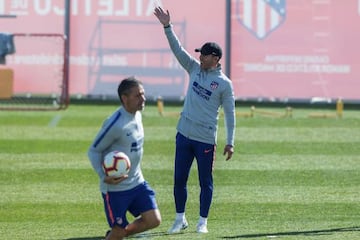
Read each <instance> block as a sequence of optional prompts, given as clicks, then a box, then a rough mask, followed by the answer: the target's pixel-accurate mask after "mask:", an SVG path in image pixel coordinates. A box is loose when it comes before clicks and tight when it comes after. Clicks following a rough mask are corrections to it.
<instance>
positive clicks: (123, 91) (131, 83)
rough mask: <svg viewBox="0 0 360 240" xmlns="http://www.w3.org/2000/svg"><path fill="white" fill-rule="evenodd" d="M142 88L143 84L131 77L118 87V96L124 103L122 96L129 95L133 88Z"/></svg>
mask: <svg viewBox="0 0 360 240" xmlns="http://www.w3.org/2000/svg"><path fill="white" fill-rule="evenodd" d="M138 86H142V82H141V81H139V80H138V79H137V78H136V77H134V76H131V77H128V78H125V79H123V80H122V81H121V82H120V84H119V87H118V96H119V99H120V102H121V103H123V101H122V99H121V96H122V95H127V94H129V92H130V90H131V89H132V88H133V87H138Z"/></svg>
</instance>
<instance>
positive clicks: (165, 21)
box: [154, 7, 170, 27]
mask: <svg viewBox="0 0 360 240" xmlns="http://www.w3.org/2000/svg"><path fill="white" fill-rule="evenodd" d="M154 15H155V16H156V17H157V18H158V19H159V21H160V23H161V24H162V25H164V27H167V26H169V25H170V13H169V11H168V10H166V12H164V10H163V9H162V8H161V7H157V8H155V10H154Z"/></svg>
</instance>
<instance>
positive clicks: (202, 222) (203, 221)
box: [199, 216, 207, 225]
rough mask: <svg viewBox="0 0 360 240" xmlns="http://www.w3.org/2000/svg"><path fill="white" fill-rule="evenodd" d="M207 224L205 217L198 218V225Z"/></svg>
mask: <svg viewBox="0 0 360 240" xmlns="http://www.w3.org/2000/svg"><path fill="white" fill-rule="evenodd" d="M204 224H205V225H207V218H204V217H201V216H200V218H199V225H204Z"/></svg>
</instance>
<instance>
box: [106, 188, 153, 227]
mask: <svg viewBox="0 0 360 240" xmlns="http://www.w3.org/2000/svg"><path fill="white" fill-rule="evenodd" d="M102 197H103V199H104V207H105V214H106V218H107V221H108V224H109V226H110V227H111V228H112V227H113V226H114V225H118V226H120V227H122V228H125V227H126V226H127V225H128V224H129V222H128V220H127V219H126V212H127V211H129V212H130V213H131V214H132V215H133V216H134V217H137V216H139V215H140V214H141V213H143V212H146V211H149V210H152V209H157V208H158V206H157V204H156V199H155V192H154V190H152V189H151V187H150V186H149V184H148V183H147V182H144V183H142V184H140V185H138V186H136V187H135V188H133V189H130V190H127V191H120V192H108V193H107V194H102Z"/></svg>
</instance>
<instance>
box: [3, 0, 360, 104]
mask: <svg viewBox="0 0 360 240" xmlns="http://www.w3.org/2000/svg"><path fill="white" fill-rule="evenodd" d="M228 1H230V3H231V15H230V18H231V33H230V36H231V39H230V46H225V43H226V39H225V36H226V18H227V17H228V16H227V15H226V2H227V0H217V1H209V0H196V1H192V0H183V1H173V0H98V1H93V0H71V1H70V2H71V4H70V5H71V11H70V18H71V19H70V20H71V21H70V56H69V58H70V68H69V83H70V86H69V90H70V94H72V95H78V94H79V95H114V96H115V95H116V93H115V92H114V89H115V87H116V86H117V84H118V82H119V81H120V80H121V79H122V78H124V77H127V76H129V75H135V76H138V77H139V78H140V79H141V80H142V81H143V82H144V84H145V87H146V91H147V94H148V95H149V96H154V97H157V96H159V95H161V96H163V97H171V98H182V97H183V95H184V94H185V89H186V86H187V81H188V79H187V78H188V76H187V74H186V72H185V71H184V70H183V69H181V67H180V66H179V65H178V64H177V61H176V59H175V58H174V57H173V55H172V53H171V52H170V50H169V47H168V44H167V41H166V38H165V36H164V32H163V29H162V27H161V25H160V24H159V23H158V21H157V19H156V18H155V17H154V16H153V9H154V7H155V6H162V7H163V8H164V9H168V10H169V11H170V14H171V19H172V22H173V24H174V29H175V31H176V33H177V34H178V36H179V38H180V39H181V41H182V43H183V46H184V47H185V49H187V50H188V51H189V52H190V53H192V54H194V56H195V57H197V56H198V53H194V52H193V50H194V49H195V48H198V47H200V46H201V45H202V44H203V43H204V42H206V41H215V42H218V43H219V44H220V45H221V46H222V47H223V49H224V52H225V49H227V48H229V49H230V50H231V51H230V62H229V63H226V62H225V59H226V56H225V57H224V59H222V65H223V68H224V69H225V67H226V66H225V65H226V64H229V66H230V70H231V71H230V73H229V75H230V77H231V79H232V81H233V83H234V87H235V94H236V97H237V98H238V99H247V98H261V99H264V98H267V99H273V100H284V99H285V100H286V99H309V98H313V97H322V98H339V97H341V98H344V99H355V100H359V99H360V91H358V89H360V60H359V59H360V57H359V56H360V49H359V48H358V47H357V45H358V43H359V42H360V32H359V31H358V30H357V29H358V27H359V26H360V0H346V1H333V0H228ZM64 3H65V1H64V0H0V16H1V15H16V16H17V17H16V18H0V32H7V33H45V34H49V33H50V34H59V33H64V28H65V26H64V15H65V14H64V13H65V10H64V9H65V6H64V5H65V4H64ZM58 47H59V48H60V47H61V46H60V45H59V46H58ZM29 48H31V49H32V51H33V52H35V54H34V53H32V55H31V58H35V59H43V58H46V59H48V65H45V64H44V62H43V61H38V60H36V61H30V62H29V61H27V63H26V64H25V65H22V64H23V61H18V60H19V59H29V56H26V51H25V52H24V51H22V48H18V49H17V50H18V51H17V52H16V54H14V55H13V56H12V55H11V56H9V61H7V62H8V67H16V69H17V72H16V73H15V85H14V86H15V89H14V92H15V93H22V92H26V91H28V88H41V90H40V91H39V92H43V91H52V88H53V86H52V85H50V84H48V82H47V81H42V80H39V79H41V77H37V75H40V73H42V74H43V73H44V71H49V70H51V69H57V68H58V67H59V66H58V65H59V64H60V63H59V59H58V58H59V56H60V55H61V52H62V51H63V49H61V50H60V49H59V52H58V53H55V54H52V55H50V56H47V55H46V54H44V53H43V52H42V49H41V48H42V47H41V44H29ZM44 55H45V56H44ZM39 62H40V63H41V64H42V65H41V66H40V67H41V70H40V71H33V72H32V73H31V74H30V75H29V74H26V73H25V70H28V69H32V68H33V67H39ZM15 65H16V66H15ZM0 67H3V66H0ZM22 69H23V70H24V71H22ZM51 74H52V73H51ZM51 74H50V75H47V76H51ZM26 87H27V88H26Z"/></svg>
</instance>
